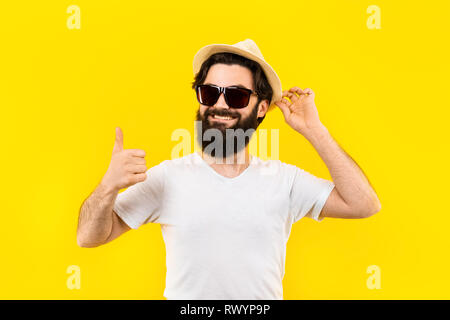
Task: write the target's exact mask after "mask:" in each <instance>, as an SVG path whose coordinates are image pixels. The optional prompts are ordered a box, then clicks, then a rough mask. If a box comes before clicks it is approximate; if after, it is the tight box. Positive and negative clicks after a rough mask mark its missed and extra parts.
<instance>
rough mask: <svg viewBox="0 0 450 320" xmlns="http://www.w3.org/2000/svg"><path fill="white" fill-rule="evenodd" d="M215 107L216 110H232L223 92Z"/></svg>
mask: <svg viewBox="0 0 450 320" xmlns="http://www.w3.org/2000/svg"><path fill="white" fill-rule="evenodd" d="M214 107H216V108H217V107H219V108H224V109H229V108H230V107H229V106H228V104H227V102H226V101H225V95H224V94H223V92H221V93H220V96H219V99H217V101H216V104H215V105H214Z"/></svg>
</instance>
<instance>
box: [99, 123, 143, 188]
mask: <svg viewBox="0 0 450 320" xmlns="http://www.w3.org/2000/svg"><path fill="white" fill-rule="evenodd" d="M144 157H145V151H144V150H141V149H124V148H123V133H122V130H121V129H120V128H119V127H117V128H116V140H115V142H114V148H113V151H112V157H111V162H110V164H109V167H108V170H107V171H106V174H105V175H104V177H103V179H102V184H104V185H105V186H108V187H109V188H111V189H113V190H115V191H117V192H118V191H119V190H120V189H123V188H128V187H130V186H132V185H134V184H136V183H138V182H142V181H144V180H145V179H146V178H147V173H146V172H147V166H146V163H145V158H144Z"/></svg>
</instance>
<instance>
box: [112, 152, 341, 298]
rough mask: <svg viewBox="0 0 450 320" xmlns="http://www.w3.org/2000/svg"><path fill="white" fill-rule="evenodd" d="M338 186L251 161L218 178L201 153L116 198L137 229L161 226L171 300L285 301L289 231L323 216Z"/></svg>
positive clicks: (169, 163)
mask: <svg viewBox="0 0 450 320" xmlns="http://www.w3.org/2000/svg"><path fill="white" fill-rule="evenodd" d="M333 187H334V184H333V182H331V181H329V180H325V179H322V178H318V177H316V176H314V175H312V174H310V173H308V172H306V171H304V170H302V169H300V168H298V167H296V166H294V165H290V164H286V163H283V162H281V161H280V160H262V159H260V158H258V157H256V156H253V155H251V160H250V165H249V166H248V167H247V168H246V169H245V171H243V172H242V173H241V174H240V175H239V176H237V177H234V178H227V177H224V176H222V175H221V174H219V173H218V172H216V171H215V170H214V169H213V168H212V167H211V166H210V165H208V164H207V163H206V162H205V160H203V159H202V157H201V155H200V154H199V153H197V152H194V153H191V154H189V155H187V156H184V157H181V158H177V159H173V160H165V161H162V162H161V163H159V164H158V165H156V166H154V167H152V168H150V169H148V170H147V179H146V180H145V181H143V182H140V183H137V184H135V185H133V186H131V187H129V188H128V189H126V190H125V191H123V192H121V193H119V194H118V196H117V199H116V202H115V204H114V211H115V212H116V213H117V214H118V215H119V216H120V217H121V218H122V219H123V220H124V221H125V223H127V224H128V225H129V226H130V227H131V228H133V229H137V228H138V227H139V226H141V225H142V224H145V223H149V222H154V223H159V224H160V225H161V230H162V235H163V238H164V242H165V246H166V267H167V273H166V288H165V290H164V297H166V298H167V299H187V300H191V299H214V300H217V299H226V300H233V299H242V300H255V299H258V300H259V299H283V287H282V279H283V276H284V264H285V255H286V243H287V241H288V238H289V234H290V231H291V226H292V224H293V223H294V222H296V221H298V220H300V219H301V218H303V217H304V216H308V217H310V218H313V219H315V220H316V221H321V220H322V219H323V217H319V214H320V212H321V210H322V207H323V206H324V204H325V202H326V200H327V198H328V196H329V194H330V192H331V191H332V189H333Z"/></svg>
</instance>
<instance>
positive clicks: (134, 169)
mask: <svg viewBox="0 0 450 320" xmlns="http://www.w3.org/2000/svg"><path fill="white" fill-rule="evenodd" d="M146 171H147V166H146V165H143V164H135V165H130V166H128V172H131V173H144V172H146Z"/></svg>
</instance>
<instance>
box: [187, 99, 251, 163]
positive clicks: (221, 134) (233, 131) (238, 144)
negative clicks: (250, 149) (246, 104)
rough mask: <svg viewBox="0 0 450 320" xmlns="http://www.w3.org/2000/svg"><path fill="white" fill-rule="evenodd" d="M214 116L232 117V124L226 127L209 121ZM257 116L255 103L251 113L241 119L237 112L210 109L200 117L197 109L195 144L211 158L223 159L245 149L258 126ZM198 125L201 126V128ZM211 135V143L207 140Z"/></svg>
mask: <svg viewBox="0 0 450 320" xmlns="http://www.w3.org/2000/svg"><path fill="white" fill-rule="evenodd" d="M258 102H259V101H258ZM215 114H216V115H218V116H229V117H233V118H234V119H233V120H232V121H233V122H234V124H233V125H231V126H228V124H226V123H223V122H218V121H210V119H209V116H213V115H215ZM257 114H258V103H256V105H255V107H254V108H253V110H252V112H251V113H250V114H249V115H248V116H247V117H246V118H242V117H241V115H240V114H239V113H238V112H233V109H226V110H223V109H218V110H217V109H212V108H211V107H209V108H207V109H206V110H205V113H204V114H203V115H202V114H200V108H199V109H198V110H197V115H196V120H197V122H196V132H197V142H198V144H199V145H200V146H201V147H202V151H203V152H204V153H206V154H208V155H209V156H211V157H214V158H217V159H223V158H228V157H230V156H232V155H234V154H236V153H238V152H239V151H241V150H242V149H244V148H245V147H247V145H248V143H249V142H250V138H251V136H252V135H253V133H254V132H255V130H256V128H257V127H258V125H259V122H258V117H257ZM198 124H201V126H199V125H198ZM211 135H212V137H211V138H214V140H213V141H211V139H208V137H210V136H211ZM217 139H221V141H222V143H220V141H217ZM211 144H213V145H212V147H211V146H210V145H211ZM208 146H209V147H208ZM214 146H215V147H214ZM216 151H217V152H216Z"/></svg>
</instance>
